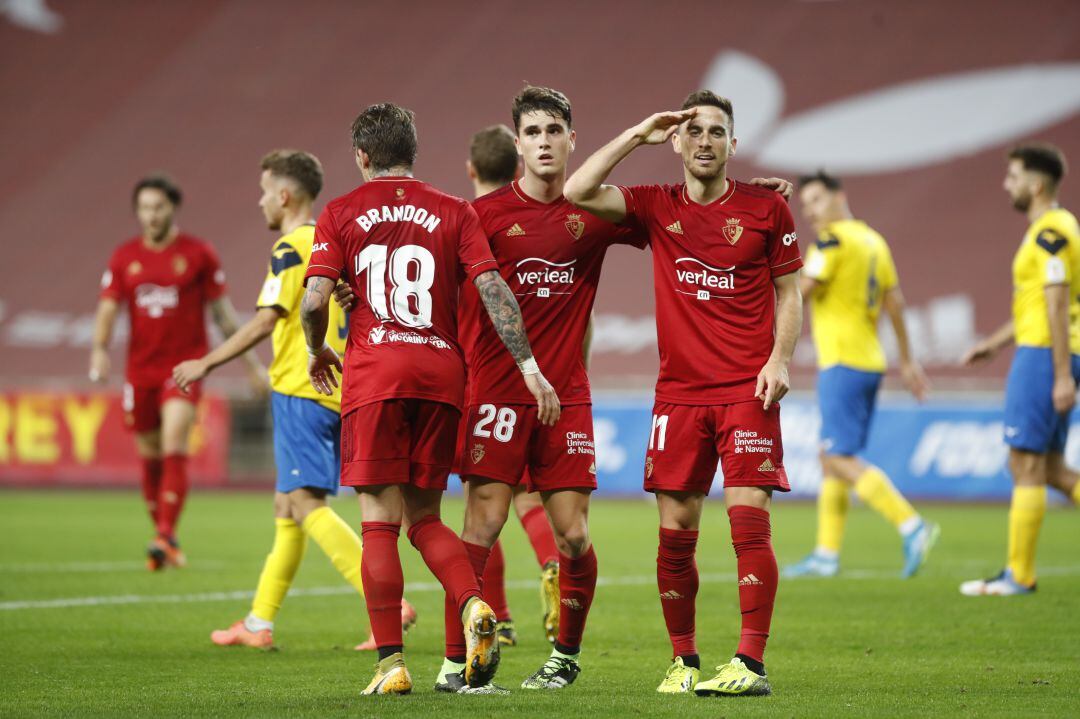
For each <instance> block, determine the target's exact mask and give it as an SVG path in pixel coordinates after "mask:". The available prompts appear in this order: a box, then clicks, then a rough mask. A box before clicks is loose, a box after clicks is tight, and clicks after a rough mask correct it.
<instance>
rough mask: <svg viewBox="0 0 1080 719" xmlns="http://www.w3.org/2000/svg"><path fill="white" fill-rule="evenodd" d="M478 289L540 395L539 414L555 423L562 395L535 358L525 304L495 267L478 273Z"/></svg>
mask: <svg viewBox="0 0 1080 719" xmlns="http://www.w3.org/2000/svg"><path fill="white" fill-rule="evenodd" d="M476 289H477V290H478V291H479V292H480V299H482V300H483V302H484V307H485V308H487V313H488V316H489V317H490V318H491V323H492V324H493V325H495V331H496V332H497V333H498V335H499V339H501V340H502V342H503V344H504V345H506V349H507V350H508V351H509V352H510V354H511V355H513V357H514V361H515V362H517V364H518V368H519V369H520V370H521V374H522V375H523V376H524V378H525V384H526V386H528V388H529V392H531V393H532V395H533V397H535V398H536V405H537V416H538V417H539V419H540V421H541V422H542V423H544V424H547V425H554V424H555V423H556V422H557V421H558V420H559V413H560V411H561V409H560V407H559V398H558V397H557V396H556V395H555V390H554V389H553V388H552V386H551V384H549V383H548V381H547V380H546V379H545V378H544V375H542V374H541V373H540V368H539V367H538V366H537V365H536V360H535V359H533V353H532V347H530V346H529V338H528V336H527V335H526V334H525V320H523V319H522V317H521V308H519V307H518V303H517V300H516V299H514V293H513V292H511V291H510V288H509V287H507V286H506V282H504V281H503V278H502V277H500V276H499V273H498V272H495V271H494V270H491V271H489V272H485V273H483V274H481V275H478V276H477V277H476Z"/></svg>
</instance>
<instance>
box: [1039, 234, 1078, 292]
mask: <svg viewBox="0 0 1080 719" xmlns="http://www.w3.org/2000/svg"><path fill="white" fill-rule="evenodd" d="M1035 245H1036V247H1037V249H1036V251H1035V257H1036V258H1037V259H1036V261H1037V262H1038V263H1039V266H1038V276H1039V277H1040V278H1041V279H1042V283H1043V285H1044V286H1050V285H1066V284H1069V283H1070V282H1071V281H1072V267H1071V265H1072V262H1071V257H1070V253H1071V252H1075V251H1076V248H1075V247H1074V246H1072V245H1071V244H1070V242H1069V239H1068V238H1067V237H1065V235H1064V234H1062V233H1060V232H1058V231H1057V230H1053V229H1049V228H1047V229H1045V230H1042V231H1041V232H1039V234H1038V235H1037V236H1036V237H1035Z"/></svg>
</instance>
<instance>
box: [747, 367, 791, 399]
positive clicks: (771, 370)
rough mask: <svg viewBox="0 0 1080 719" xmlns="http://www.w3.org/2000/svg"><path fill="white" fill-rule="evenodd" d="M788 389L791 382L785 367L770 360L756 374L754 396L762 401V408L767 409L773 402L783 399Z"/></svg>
mask: <svg viewBox="0 0 1080 719" xmlns="http://www.w3.org/2000/svg"><path fill="white" fill-rule="evenodd" d="M789 389H791V381H790V380H789V379H788V368H787V365H786V364H784V363H783V362H775V361H772V360H770V361H769V362H766V363H765V366H764V367H762V368H761V371H760V372H758V376H757V389H755V390H754V396H755V397H757V398H758V399H760V400H762V401H763V402H764V408H765V409H768V408H769V407H771V406H772V405H773V403H774V402H779V401H780V400H781V399H783V397H784V395H786V394H787V393H788V390H789Z"/></svg>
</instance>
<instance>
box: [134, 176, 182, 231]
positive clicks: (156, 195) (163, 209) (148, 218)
mask: <svg viewBox="0 0 1080 719" xmlns="http://www.w3.org/2000/svg"><path fill="white" fill-rule="evenodd" d="M175 212H176V208H175V207H173V203H172V202H170V201H169V198H168V197H166V196H165V193H164V192H162V191H161V190H158V189H156V188H153V187H144V188H143V189H142V190H139V196H138V197H136V198H135V217H136V218H137V219H138V220H139V225H140V226H141V227H142V231H143V236H144V237H149V238H150V239H152V240H154V241H155V242H156V241H159V240H162V239H164V238H165V236H166V235H168V234H169V230H171V229H172V224H173V215H174V214H175Z"/></svg>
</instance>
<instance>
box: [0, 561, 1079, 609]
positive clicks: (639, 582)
mask: <svg viewBox="0 0 1080 719" xmlns="http://www.w3.org/2000/svg"><path fill="white" fill-rule="evenodd" d="M200 564H202V563H200ZM1039 575H1040V576H1045V577H1051V576H1058V577H1062V576H1076V575H1080V565H1075V566H1071V567H1043V568H1040V569H1039ZM844 579H855V580H863V579H899V572H896V571H890V572H885V571H869V570H851V571H845V572H842V573H841V574H840V577H839V578H837V579H832V580H825V579H821V578H809V577H806V578H799V579H786V580H784V581H785V582H790V581H794V582H806V581H842V580H844ZM699 580H700V581H701V582H703V583H720V582H733V581H736V577H735V574H734V573H731V572H721V573H715V574H702V575H701V576H700V578H699ZM596 583H597V584H598V585H599V586H602V587H603V586H624V587H626V586H634V587H638V586H646V585H650V584H656V575H654V574H649V575H639V576H633V575H631V576H625V577H600V578H599V579H598V580H597V582H596ZM534 587H536V580H533V579H518V580H514V581H509V582H507V583H506V588H507V589H533V588H534ZM354 591H355V590H354V589H353V588H352V587H351V586H349V585H347V584H343V585H337V586H333V587H306V588H305V587H296V588H293V589H290V590H289V596H290V597H333V596H338V595H343V594H352V593H353V592H354ZM441 591H443V588H442V585H441V584H439V583H437V582H409V583H407V584H406V585H405V593H406V594H407V595H408V594H420V593H423V592H441ZM254 596H255V592H253V591H252V590H250V589H239V590H235V591H231V592H201V593H195V594H109V595H104V596H98V597H60V598H57V599H23V600H14V601H9V602H0V611H17V610H24V609H68V608H71V607H106V606H120V605H127V604H191V603H199V602H236V601H244V600H250V599H251V598H252V597H254Z"/></svg>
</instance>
